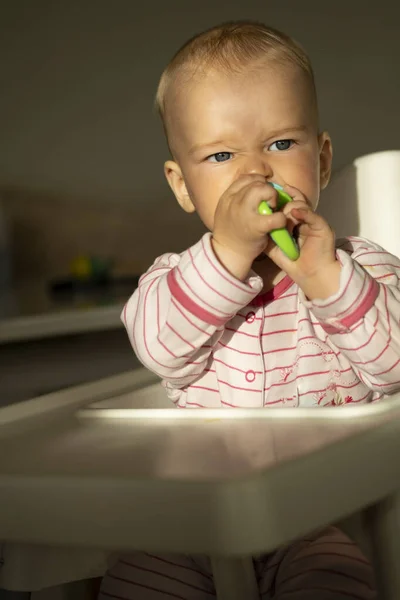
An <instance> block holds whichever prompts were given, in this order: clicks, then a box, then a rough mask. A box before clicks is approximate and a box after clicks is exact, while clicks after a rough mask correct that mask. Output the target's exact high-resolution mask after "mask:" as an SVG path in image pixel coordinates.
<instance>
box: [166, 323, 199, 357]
mask: <svg viewBox="0 0 400 600" xmlns="http://www.w3.org/2000/svg"><path fill="white" fill-rule="evenodd" d="M166 325H167V327H168V328H169V329H170V330H171V331H172V333H174V334H175V335H176V337H178V338H179V339H180V340H182V342H185V344H187V345H188V346H190V347H191V348H192V349H193V350H196V346H193V344H191V343H190V342H189V341H188V340H187V339H185V338H184V337H183V336H182V335H181V334H180V333H178V332H177V331H175V329H174V328H173V327H172V325H171V324H170V323H168V321H167V322H166Z"/></svg>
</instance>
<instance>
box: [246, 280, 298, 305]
mask: <svg viewBox="0 0 400 600" xmlns="http://www.w3.org/2000/svg"><path fill="white" fill-rule="evenodd" d="M293 284H294V281H293V280H292V279H290V277H289V276H288V275H285V277H284V278H283V279H281V281H280V282H279V283H277V284H276V285H275V286H274V287H273V288H271V289H270V290H267V291H266V292H264V293H262V294H259V295H258V296H257V297H256V298H255V299H254V300H253V303H254V304H256V305H258V306H263V305H265V304H269V303H271V302H272V301H273V300H277V299H278V298H282V297H283V294H284V293H285V292H286V291H287V290H288V289H289V288H291V287H292V285H293ZM287 297H288V296H285V298H287Z"/></svg>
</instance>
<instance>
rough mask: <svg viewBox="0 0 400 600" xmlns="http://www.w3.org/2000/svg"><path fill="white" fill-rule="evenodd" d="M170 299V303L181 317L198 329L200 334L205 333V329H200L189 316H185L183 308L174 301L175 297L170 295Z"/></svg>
mask: <svg viewBox="0 0 400 600" xmlns="http://www.w3.org/2000/svg"><path fill="white" fill-rule="evenodd" d="M171 301H172V304H173V305H174V307H175V308H176V310H177V311H178V312H179V313H180V314H181V315H182V317H183V318H184V319H185V320H186V321H187V322H188V323H190V325H191V326H192V327H194V328H195V329H197V331H200V333H202V334H206V330H205V329H202V328H201V327H199V326H198V325H196V323H194V322H193V321H192V320H191V319H189V317H188V316H187V314H186V313H184V312H183V310H182V309H181V307H180V306H179V304H178V303H177V302H176V300H175V298H174V297H173V296H171Z"/></svg>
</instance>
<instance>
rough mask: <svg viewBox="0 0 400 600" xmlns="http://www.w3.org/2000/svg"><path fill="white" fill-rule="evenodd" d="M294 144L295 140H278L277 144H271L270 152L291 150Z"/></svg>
mask: <svg viewBox="0 0 400 600" xmlns="http://www.w3.org/2000/svg"><path fill="white" fill-rule="evenodd" d="M293 144H294V142H293V140H278V141H277V142H274V143H273V144H271V145H270V147H269V148H268V150H272V151H273V152H276V151H277V150H278V151H279V150H289V148H291V147H292V145H293ZM274 146H275V148H274Z"/></svg>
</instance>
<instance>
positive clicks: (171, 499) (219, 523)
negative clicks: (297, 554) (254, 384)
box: [0, 370, 400, 556]
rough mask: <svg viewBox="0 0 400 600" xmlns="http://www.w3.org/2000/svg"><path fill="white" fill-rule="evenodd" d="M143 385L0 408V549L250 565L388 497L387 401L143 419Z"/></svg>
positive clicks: (152, 414) (398, 441)
mask: <svg viewBox="0 0 400 600" xmlns="http://www.w3.org/2000/svg"><path fill="white" fill-rule="evenodd" d="M155 381H156V380H155V378H154V376H152V375H151V374H149V373H148V372H146V371H144V370H140V371H136V372H134V373H132V374H126V375H124V376H119V377H115V378H110V379H107V380H104V381H103V382H97V383H96V384H91V385H85V386H80V387H78V388H75V389H72V390H66V391H64V392H58V393H55V394H51V395H49V396H46V397H42V398H38V399H34V400H31V401H29V402H26V403H23V404H20V405H15V406H11V407H6V408H4V409H2V410H0V494H1V498H2V511H1V513H0V539H3V540H8V541H15V542H30V543H42V544H54V545H65V546H81V547H91V548H105V549H116V550H124V549H126V550H133V549H138V550H148V551H150V550H151V551H160V552H161V551H163V552H164V551H167V552H190V553H197V552H201V553H202V552H205V553H208V554H210V553H212V554H216V555H218V554H221V555H225V556H235V555H236V556H237V555H244V554H246V555H247V554H257V553H259V552H264V551H269V550H271V549H274V548H276V547H277V546H279V545H281V544H284V543H286V542H288V541H289V540H290V539H293V538H294V537H297V536H300V535H303V534H305V533H307V532H309V531H310V530H312V529H314V528H316V527H320V526H323V525H325V524H328V523H331V522H336V521H338V520H339V519H341V518H343V517H345V516H347V515H349V514H351V513H354V512H356V511H357V510H359V509H360V508H362V507H364V506H366V505H368V504H374V503H376V502H377V501H379V500H380V499H382V498H385V497H387V496H388V495H390V494H392V493H394V491H395V490H396V489H398V488H399V487H400V473H399V467H398V463H397V458H396V457H398V455H399V450H400V419H399V417H400V396H399V395H398V396H397V397H392V398H390V399H387V400H385V401H384V402H381V403H379V404H374V405H364V406H360V407H350V406H345V407H336V408H331V409H330V408H324V409H317V408H316V409H297V410H290V409H283V410H279V409H251V410H226V409H222V410H203V409H202V410H184V411H183V410H171V409H168V410H164V409H144V408H143V406H144V398H145V397H149V394H150V396H152V394H153V390H154V394H156V393H160V389H161V388H160V387H159V385H158V384H157V386H154V382H155ZM149 386H152V388H151V390H152V391H151V393H150V391H149V390H150V387H149ZM141 390H142V391H141ZM161 392H162V394H164V392H163V390H161ZM114 396H115V397H116V398H117V399H116V400H112V398H113V397H114ZM160 398H161V397H160ZM89 404H90V405H91V406H88V405H89ZM127 406H131V407H136V410H135V409H132V408H127Z"/></svg>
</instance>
